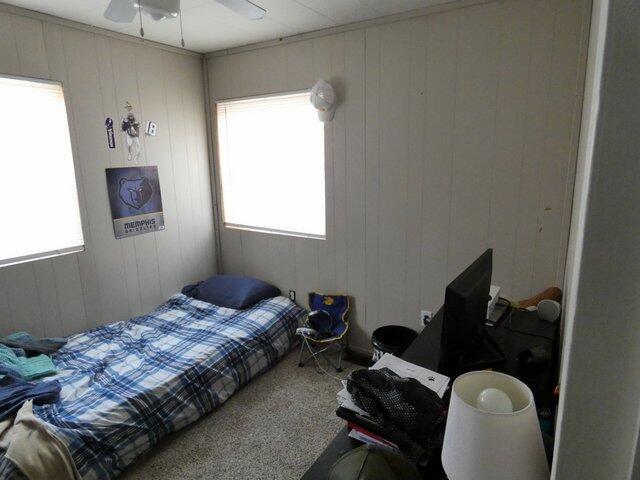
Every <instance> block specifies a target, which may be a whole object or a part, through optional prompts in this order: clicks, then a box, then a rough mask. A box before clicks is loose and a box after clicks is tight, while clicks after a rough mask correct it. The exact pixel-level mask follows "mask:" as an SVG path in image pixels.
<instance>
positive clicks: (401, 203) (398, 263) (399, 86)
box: [378, 23, 411, 325]
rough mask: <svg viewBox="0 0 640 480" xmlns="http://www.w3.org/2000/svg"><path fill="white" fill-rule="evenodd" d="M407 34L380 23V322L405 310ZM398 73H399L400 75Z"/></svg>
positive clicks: (395, 26) (397, 318)
mask: <svg viewBox="0 0 640 480" xmlns="http://www.w3.org/2000/svg"><path fill="white" fill-rule="evenodd" d="M410 42H411V35H410V30H409V29H408V28H407V25H406V24H404V23H397V24H391V25H385V26H382V27H381V28H380V153H379V159H380V178H379V182H380V183H379V184H380V190H379V203H378V214H379V224H378V238H379V240H378V241H379V248H380V251H379V252H380V254H379V256H378V265H379V266H378V268H379V281H378V284H379V288H380V295H381V296H384V298H385V299H394V301H392V302H391V301H384V302H381V303H380V305H379V307H378V308H379V310H380V314H379V318H378V322H379V323H378V325H384V324H387V323H394V322H397V321H400V322H401V323H402V319H403V318H404V315H405V312H406V290H405V287H406V250H405V249H406V241H407V222H408V218H407V187H408V173H409V172H408V164H409V151H408V146H409V101H410V98H409V82H410V70H411V55H410V53H411V49H410ZM400 72H402V74H400Z"/></svg>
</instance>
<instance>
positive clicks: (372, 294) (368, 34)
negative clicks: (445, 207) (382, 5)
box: [352, 27, 382, 333]
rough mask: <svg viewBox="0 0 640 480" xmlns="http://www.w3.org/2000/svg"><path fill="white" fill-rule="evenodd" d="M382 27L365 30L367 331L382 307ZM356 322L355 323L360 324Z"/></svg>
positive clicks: (373, 327)
mask: <svg viewBox="0 0 640 480" xmlns="http://www.w3.org/2000/svg"><path fill="white" fill-rule="evenodd" d="M380 49H381V45H380V28H378V27H375V28H371V29H367V30H366V31H365V79H364V82H365V83H364V92H365V119H364V121H365V129H364V135H365V192H364V196H365V202H366V210H365V232H364V234H365V247H364V248H365V259H366V275H365V288H366V294H365V295H366V296H365V302H366V315H367V318H366V320H365V324H366V330H367V331H368V332H369V333H371V332H372V331H373V330H374V329H375V328H376V326H377V325H378V319H379V318H380V312H379V307H380V304H381V300H380V298H381V296H382V295H381V294H380V283H379V278H380V275H379V273H380V272H379V268H378V267H379V263H378V253H379V251H380V241H379V238H380V236H379V234H378V226H379V208H378V205H379V192H380ZM352 320H354V323H355V322H356V321H357V320H356V319H352Z"/></svg>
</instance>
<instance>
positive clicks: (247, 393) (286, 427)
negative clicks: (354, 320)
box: [120, 349, 356, 480]
mask: <svg viewBox="0 0 640 480" xmlns="http://www.w3.org/2000/svg"><path fill="white" fill-rule="evenodd" d="M297 355H298V350H297V349H295V350H294V351H293V352H291V353H289V354H288V355H287V356H286V357H284V358H283V359H282V360H281V361H280V362H279V363H278V364H277V365H276V366H275V367H274V368H272V369H271V370H270V371H268V372H267V373H265V374H264V375H262V376H260V377H258V378H256V379H254V380H253V381H252V382H250V383H249V385H247V386H246V387H245V388H243V389H242V390H240V391H239V392H238V393H236V394H235V395H234V396H233V397H231V398H230V399H229V400H228V401H227V402H226V403H225V404H223V405H222V406H221V407H220V408H218V409H217V410H215V411H214V412H212V413H211V414H209V415H207V416H205V417H204V418H202V419H200V420H199V421H198V422H196V423H195V424H193V425H191V426H189V427H187V428H185V429H183V430H181V431H179V432H176V433H174V434H173V435H170V436H169V437H167V438H165V439H164V440H163V441H162V442H161V443H160V444H159V445H157V446H156V447H154V448H153V449H152V450H151V452H149V453H148V454H146V455H144V456H143V457H141V458H139V459H138V461H137V462H135V463H134V464H133V465H132V466H131V467H129V468H128V469H127V470H126V471H125V472H124V473H123V475H122V476H121V477H120V478H121V479H127V480H131V479H147V478H149V479H158V480H160V479H162V480H164V479H166V480H190V479H216V480H231V479H233V480H243V479H269V480H293V479H298V478H300V477H301V476H302V475H303V474H304V472H305V471H306V470H307V468H308V467H309V466H310V465H311V464H312V463H313V462H314V461H315V459H316V457H317V456H318V455H319V454H320V453H321V452H322V451H323V450H324V447H325V446H326V445H327V444H328V443H329V442H330V441H331V440H332V439H333V437H334V435H335V434H336V433H337V432H338V430H339V429H340V428H341V427H342V425H343V423H344V422H343V421H342V420H340V419H339V418H338V417H336V415H335V409H336V393H337V392H338V390H339V389H340V388H341V385H340V382H339V381H338V380H337V379H335V378H332V377H330V376H327V375H320V374H318V373H317V372H316V370H315V368H314V366H313V364H311V363H310V364H308V365H307V366H306V367H304V368H299V367H298V365H297V362H298V357H297ZM345 367H346V368H345V371H344V372H343V373H341V374H335V371H333V370H331V372H332V374H333V375H338V376H341V377H343V378H344V377H346V375H347V373H348V372H349V371H351V370H353V369H354V368H356V367H355V366H353V365H350V364H346V365H345Z"/></svg>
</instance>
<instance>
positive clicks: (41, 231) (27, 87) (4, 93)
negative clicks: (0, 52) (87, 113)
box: [0, 76, 84, 267]
mask: <svg viewBox="0 0 640 480" xmlns="http://www.w3.org/2000/svg"><path fill="white" fill-rule="evenodd" d="M0 105H2V115H0V178H2V185H1V186H0V222H1V225H2V229H1V230H0V231H1V232H2V234H1V236H0V267H2V266H6V265H11V264H14V263H21V262H26V261H29V260H36V259H40V258H47V257H53V256H56V255H62V254H65V253H72V252H78V251H82V250H83V249H84V239H83V237H82V225H81V222H80V209H79V206H78V194H77V190H76V179H75V173H74V167H73V157H72V154H71V140H70V137H69V125H68V123H67V110H66V107H65V103H64V95H63V92H62V85H60V84H59V83H55V82H47V81H41V80H30V79H23V78H13V77H2V76H0Z"/></svg>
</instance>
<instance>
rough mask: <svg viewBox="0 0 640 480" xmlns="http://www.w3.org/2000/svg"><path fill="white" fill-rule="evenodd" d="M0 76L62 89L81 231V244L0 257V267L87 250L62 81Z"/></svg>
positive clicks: (68, 116)
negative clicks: (18, 255) (4, 257)
mask: <svg viewBox="0 0 640 480" xmlns="http://www.w3.org/2000/svg"><path fill="white" fill-rule="evenodd" d="M0 78H8V79H12V80H22V81H25V82H31V83H42V84H47V85H58V86H59V87H60V89H61V91H62V99H63V101H64V110H65V116H66V117H67V129H68V130H69V144H70V147H71V163H72V164H73V176H74V181H75V188H76V196H77V199H78V215H79V217H80V231H81V233H82V244H81V245H76V246H73V247H67V248H62V249H55V250H48V251H45V252H40V253H32V254H29V255H23V256H20V257H12V258H7V259H4V260H3V259H0V269H2V268H4V267H10V266H13V265H20V264H24V263H29V262H37V261H38V260H46V259H51V258H55V257H60V256H63V255H70V254H73V253H82V252H85V251H86V250H87V239H86V237H87V236H86V234H85V222H84V217H83V212H82V204H81V195H80V193H81V192H80V187H79V184H80V178H79V174H78V169H79V165H78V164H77V161H76V151H75V150H76V147H75V146H74V142H73V135H72V131H73V126H72V125H71V108H70V106H69V103H68V99H67V95H66V93H65V85H64V82H63V81H62V80H54V79H50V78H41V77H28V76H25V75H13V74H8V73H3V72H0Z"/></svg>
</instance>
